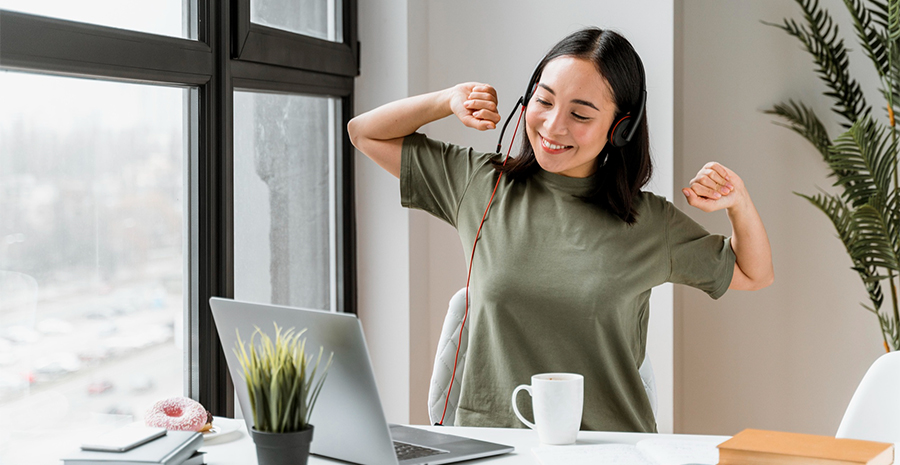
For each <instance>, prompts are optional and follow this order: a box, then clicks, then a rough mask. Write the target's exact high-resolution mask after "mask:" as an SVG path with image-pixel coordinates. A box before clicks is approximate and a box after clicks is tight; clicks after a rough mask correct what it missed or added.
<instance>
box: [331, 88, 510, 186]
mask: <svg viewBox="0 0 900 465" xmlns="http://www.w3.org/2000/svg"><path fill="white" fill-rule="evenodd" d="M453 114H455V115H456V116H457V117H458V118H459V119H460V121H462V123H463V124H465V125H466V126H468V127H470V128H475V129H478V130H480V131H484V130H487V129H494V128H495V127H496V125H497V123H498V122H499V121H500V115H499V114H498V113H497V91H496V90H494V88H493V87H491V86H489V85H487V84H480V83H476V82H467V83H463V84H457V85H455V86H453V87H451V88H449V89H444V90H440V91H437V92H432V93H429V94H422V95H416V96H414V97H408V98H405V99H401V100H397V101H394V102H391V103H387V104H385V105H382V106H380V107H378V108H376V109H374V110H371V111H368V112H366V113H363V114H361V115H359V116H357V117H355V118H353V119H351V120H350V122H349V123H348V124H347V131H348V132H349V134H350V142H351V143H353V146H354V147H356V148H357V149H359V151H360V152H362V153H364V154H366V156H367V157H369V158H371V159H372V161H374V162H375V163H378V165H379V166H381V167H382V168H384V169H386V170H387V171H388V172H389V173H391V174H393V175H394V176H396V177H398V178H399V177H400V149H401V147H402V146H403V138H404V137H406V136H408V135H410V134H412V133H414V132H416V130H418V129H419V128H420V127H422V126H424V125H426V124H428V123H430V122H432V121H436V120H439V119H441V118H444V117H447V116H450V115H453Z"/></svg>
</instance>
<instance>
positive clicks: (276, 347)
mask: <svg viewBox="0 0 900 465" xmlns="http://www.w3.org/2000/svg"><path fill="white" fill-rule="evenodd" d="M274 326H275V339H274V340H273V339H272V338H271V337H269V335H268V334H266V333H264V332H263V331H262V330H261V329H260V328H259V327H256V331H254V332H253V334H252V335H251V336H250V341H249V342H248V343H247V344H244V342H243V341H242V340H241V335H240V333H239V332H237V330H235V332H236V333H237V338H238V340H237V343H236V347H235V348H234V349H233V350H234V353H235V355H237V357H238V360H240V362H241V368H242V369H243V374H244V381H245V382H246V383H247V392H248V394H249V396H250V404H251V405H252V406H253V423H254V428H256V430H257V431H263V432H268V433H288V432H293V431H301V430H304V429H306V428H308V426H309V418H310V415H311V414H312V411H313V407H315V404H316V399H318V397H319V393H320V392H321V391H322V385H323V384H324V383H325V377H326V375H327V374H328V368H329V367H330V366H331V361H332V358H333V357H334V353H333V352H332V353H331V355H329V356H328V361H327V363H326V364H325V366H324V368H323V369H322V372H321V374H320V376H319V378H318V381H316V372H317V371H318V369H319V365H320V363H321V361H322V355H323V348H322V347H319V355H318V357H315V356H314V355H312V354H310V355H307V353H306V338H305V337H304V338H302V339H301V336H302V335H303V333H305V332H306V329H303V330H302V331H300V332H297V333H295V332H294V328H290V329H288V330H287V331H284V332H282V329H281V328H279V327H278V324H274ZM256 339H258V340H259V344H258V345H257V344H255V342H256Z"/></svg>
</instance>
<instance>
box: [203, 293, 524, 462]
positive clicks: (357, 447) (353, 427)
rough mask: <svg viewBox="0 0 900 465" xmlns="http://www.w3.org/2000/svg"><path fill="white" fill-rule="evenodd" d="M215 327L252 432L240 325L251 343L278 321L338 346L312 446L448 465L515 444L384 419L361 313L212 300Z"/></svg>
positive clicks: (338, 453) (354, 455) (330, 453)
mask: <svg viewBox="0 0 900 465" xmlns="http://www.w3.org/2000/svg"><path fill="white" fill-rule="evenodd" d="M209 305H210V307H212V312H213V318H214V319H215V321H216V329H217V330H218V332H219V338H220V340H221V341H222V349H223V350H224V351H225V359H226V360H227V361H228V370H229V371H230V373H231V378H232V379H233V380H234V388H235V391H236V392H237V396H238V401H239V402H240V405H241V411H242V412H243V414H244V419H245V421H246V422H247V430H248V431H249V429H250V427H251V426H253V418H252V417H253V415H252V413H251V412H252V410H251V407H250V401H249V398H248V396H247V385H246V384H245V383H244V381H243V379H244V378H243V375H242V374H241V366H240V362H238V359H237V356H236V355H235V354H234V351H233V350H232V348H234V347H235V344H236V342H237V334H236V333H235V330H238V331H240V335H241V339H242V340H243V341H244V342H245V343H246V341H248V340H249V339H250V336H251V335H252V334H253V332H254V331H255V328H256V327H259V328H261V329H262V330H264V331H266V332H267V333H269V334H270V335H271V334H272V333H273V332H274V326H273V322H274V323H278V326H279V327H281V328H284V329H289V328H294V329H295V330H296V331H300V330H302V329H303V328H307V331H306V333H304V336H305V337H306V347H307V349H308V350H314V351H316V352H318V348H319V346H322V347H324V348H325V353H326V354H328V353H329V352H334V360H333V362H332V365H331V368H329V369H328V377H327V378H326V380H325V384H324V387H323V388H322V392H321V394H320V395H319V399H318V401H317V402H316V405H315V409H314V410H313V414H312V417H311V418H310V423H311V424H312V425H314V426H315V428H316V429H315V431H314V432H313V441H312V445H311V452H312V453H313V454H316V455H321V456H324V457H330V458H335V459H339V460H344V461H348V462H355V463H361V464H366V465H398V464H400V465H414V464H441V463H451V462H459V461H463V460H471V459H476V458H481V457H489V456H492V455H500V454H505V453H508V452H512V451H513V450H514V448H513V447H511V446H506V445H502V444H494V443H489V442H484V441H478V440H474V439H469V438H463V437H459V436H452V435H449V434H440V433H434V432H431V431H426V430H423V429H420V428H412V427H406V426H400V425H388V424H387V421H386V420H385V418H384V411H383V410H382V407H381V400H380V398H379V397H378V389H377V387H376V386H375V375H374V373H373V371H372V362H371V360H370V358H369V351H368V349H367V348H366V342H365V337H364V336H363V331H362V325H361V324H360V321H359V319H358V318H356V316H355V315H351V314H346V313H332V312H325V311H319V310H306V309H301V308H293V307H282V306H276V305H265V304H255V303H248V302H240V301H235V300H231V299H221V298H217V297H213V298H211V299H209Z"/></svg>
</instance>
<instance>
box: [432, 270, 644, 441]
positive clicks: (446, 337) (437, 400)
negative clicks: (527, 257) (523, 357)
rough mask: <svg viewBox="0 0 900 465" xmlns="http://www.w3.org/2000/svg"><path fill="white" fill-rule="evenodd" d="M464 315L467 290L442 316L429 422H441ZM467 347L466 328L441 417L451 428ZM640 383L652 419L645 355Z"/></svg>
mask: <svg viewBox="0 0 900 465" xmlns="http://www.w3.org/2000/svg"><path fill="white" fill-rule="evenodd" d="M465 312H466V288H462V289H460V290H458V291H456V294H453V297H451V298H450V303H449V305H448V308H447V316H446V317H444V326H443V327H442V328H441V338H440V339H439V340H438V348H437V353H436V354H435V357H434V367H433V369H432V372H431V386H430V387H429V388H428V417H429V418H430V419H431V423H432V424H435V423H438V422H439V421H441V415H443V414H444V402H445V401H446V399H447V388H449V387H450V376H451V374H452V373H453V361H454V358H455V357H456V343H457V341H458V340H459V327H460V325H461V324H462V319H463V315H464V314H465ZM468 347H469V328H468V325H466V328H464V329H463V336H462V343H461V344H460V349H459V362H458V363H457V366H456V377H455V381H453V387H455V388H456V390H455V391H453V393H452V394H451V395H450V405H449V406H448V407H447V414H446V416H444V424H445V425H448V426H452V425H453V422H454V419H455V418H456V407H457V406H458V405H459V388H460V386H461V385H462V377H463V371H464V370H465V367H466V350H467V349H468ZM639 371H640V374H641V381H642V382H643V383H644V389H645V390H646V391H647V398H648V399H650V406H651V408H652V409H653V416H654V417H655V416H656V408H657V405H656V379H655V378H654V376H653V366H652V365H651V364H650V358H649V356H647V355H646V354H645V355H644V361H643V362H642V363H641V367H640V369H639Z"/></svg>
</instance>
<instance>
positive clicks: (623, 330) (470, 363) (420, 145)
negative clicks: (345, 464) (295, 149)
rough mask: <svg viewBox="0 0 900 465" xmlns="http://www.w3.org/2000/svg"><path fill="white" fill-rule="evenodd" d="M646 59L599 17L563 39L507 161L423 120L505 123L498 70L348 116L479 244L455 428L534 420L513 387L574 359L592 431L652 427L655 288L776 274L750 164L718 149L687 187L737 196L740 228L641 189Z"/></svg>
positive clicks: (352, 128)
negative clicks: (439, 137)
mask: <svg viewBox="0 0 900 465" xmlns="http://www.w3.org/2000/svg"><path fill="white" fill-rule="evenodd" d="M642 70H643V65H642V64H641V62H640V58H639V57H638V56H637V54H636V53H635V51H634V49H633V48H632V47H631V45H630V44H629V43H628V41H627V40H625V38H624V37H622V36H621V35H619V34H617V33H614V32H611V31H605V30H601V29H598V28H587V29H584V30H581V31H577V32H575V33H573V34H571V35H569V36H568V37H566V38H564V39H563V40H562V41H561V42H560V43H558V44H557V45H556V46H554V47H553V49H551V51H550V52H549V53H548V54H547V55H546V56H545V57H544V59H543V60H542V61H541V63H540V64H539V65H538V67H537V69H536V70H535V73H534V75H533V78H532V80H531V84H529V89H528V94H527V97H526V98H525V99H524V104H525V106H526V111H525V112H524V117H525V122H524V131H523V135H522V151H521V153H520V154H519V156H518V157H516V158H515V159H512V160H510V161H508V162H507V163H506V164H505V165H504V163H503V159H502V157H501V156H500V154H496V153H482V152H478V151H476V150H474V149H472V148H470V147H465V146H459V145H454V144H449V143H445V142H440V141H436V140H432V139H429V138H427V137H425V136H423V135H422V134H417V133H415V132H416V131H417V130H418V129H419V128H420V127H421V126H422V125H424V124H426V123H429V122H431V121H435V120H437V119H441V118H444V117H446V116H449V115H451V114H453V115H455V116H457V118H459V120H460V121H461V122H462V123H463V124H464V125H466V126H468V127H471V128H475V129H478V130H487V129H493V128H495V127H496V124H497V123H498V122H499V121H500V116H499V114H498V113H497V93H496V91H495V90H494V88H493V87H492V86H490V85H487V84H483V83H476V82H468V83H462V84H458V85H456V86H454V87H451V88H449V89H445V90H442V91H438V92H433V93H430V94H424V95H419V96H415V97H410V98H407V99H403V100H399V101H396V102H392V103H389V104H386V105H384V106H382V107H379V108H376V109H375V110H372V111H370V112H368V113H364V114H362V115H360V116H357V117H356V118H354V119H353V120H351V121H350V123H349V125H348V130H349V133H350V137H351V141H352V142H353V144H354V145H355V146H356V147H357V148H359V149H360V150H361V151H362V152H363V153H365V154H366V155H367V156H369V157H370V158H372V159H373V160H374V161H375V162H376V163H378V164H379V165H381V166H382V167H384V168H385V169H386V170H388V171H389V172H391V173H392V174H394V175H395V176H397V177H399V178H400V196H401V203H402V204H403V206H406V207H412V208H418V209H422V210H425V211H428V212H429V213H431V214H432V215H434V216H436V217H438V218H440V219H442V220H444V221H446V222H448V223H449V224H450V225H452V226H454V227H455V228H456V229H457V230H458V232H459V235H460V237H461V239H462V242H463V244H464V245H469V244H472V245H471V246H470V247H466V256H467V257H471V258H470V262H469V266H470V270H471V271H470V275H471V282H470V283H469V286H468V287H469V294H470V299H469V300H468V305H469V310H468V311H469V312H470V313H467V314H468V318H467V320H464V321H466V323H464V324H468V325H469V326H468V329H469V346H468V353H467V358H466V360H467V361H466V370H465V372H464V374H463V377H462V388H461V389H462V390H461V393H460V400H459V406H458V409H457V413H456V423H457V424H458V425H463V426H497V427H517V426H521V425H520V424H519V422H518V420H517V419H516V417H515V416H514V414H513V409H512V406H511V405H510V403H509V395H510V393H511V392H512V390H513V389H514V388H515V387H516V385H519V384H523V383H527V382H528V380H529V378H530V377H531V375H533V374H536V373H545V372H570V373H580V374H583V375H584V389H585V393H584V399H585V400H584V415H583V422H582V425H581V428H582V429H586V430H605V431H644V432H650V431H655V430H656V422H655V418H654V416H653V412H652V409H651V407H650V403H649V399H648V398H647V394H646V391H645V389H644V387H643V384H642V382H641V377H640V373H639V367H640V364H641V362H642V361H643V358H644V353H645V350H646V342H647V329H648V321H649V297H650V290H651V289H652V288H653V287H655V286H657V285H660V284H662V283H665V282H674V283H681V284H686V285H689V286H692V287H696V288H698V289H701V290H703V291H705V292H706V293H707V294H709V295H710V296H711V297H712V298H719V297H720V296H722V295H723V294H724V293H725V292H726V290H727V289H729V288H731V289H753V288H758V287H763V286H765V285H768V283H770V282H771V279H772V275H773V274H772V271H771V270H772V264H771V252H770V251H769V246H768V239H767V238H766V235H765V229H764V228H763V227H762V222H761V221H760V220H759V216H758V214H757V213H756V210H755V208H754V207H753V204H752V202H750V198H749V195H748V194H747V192H746V188H745V187H744V185H743V182H742V181H741V180H740V178H739V177H738V176H737V174H735V173H734V172H732V171H730V170H728V169H727V168H725V167H724V166H721V165H719V164H716V163H710V164H708V165H707V166H705V167H704V168H703V169H701V170H700V172H699V173H698V175H697V177H695V178H694V179H693V180H692V181H691V184H690V186H689V187H687V188H685V189H684V191H683V192H684V193H685V196H686V197H687V198H688V201H689V203H690V204H691V205H693V206H696V207H698V208H700V209H702V210H704V211H714V210H719V209H726V208H727V209H728V213H729V218H730V219H731V220H732V225H733V227H734V234H733V236H732V237H730V238H726V237H723V236H720V235H712V234H709V233H708V232H707V231H706V230H705V229H703V228H702V227H701V226H700V225H698V224H697V223H696V222H694V221H693V220H691V219H690V218H689V217H688V216H687V215H686V214H684V213H683V212H681V211H680V210H678V209H677V208H675V206H674V205H672V204H671V203H670V202H669V201H667V200H666V199H665V198H662V197H659V196H656V195H654V194H651V193H648V192H644V191H642V190H641V188H642V187H643V186H644V185H645V184H646V183H647V182H648V180H649V178H650V173H651V170H652V169H651V164H650V153H649V143H648V130H647V123H646V117H645V115H644V112H643V107H644V104H645V102H646V94H645V89H644V84H643V82H644V79H643V78H644V76H643V71H642ZM632 124H634V126H632ZM629 128H632V129H634V130H633V131H632V130H629ZM620 131H621V132H622V133H624V134H625V136H623V135H622V133H620ZM504 174H506V175H507V176H504ZM490 199H492V200H490ZM486 205H487V206H488V207H487V208H489V209H490V211H489V212H488V211H487V210H486V209H485V206H486ZM482 226H483V227H484V228H483V229H482ZM476 237H477V238H478V242H476ZM476 244H482V246H481V247H479V248H476V246H475V245H476ZM521 400H524V399H521ZM521 400H520V402H519V403H518V404H517V405H518V408H519V410H520V411H522V412H523V415H524V416H525V417H530V416H531V405H530V403H527V402H522V401H521Z"/></svg>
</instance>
